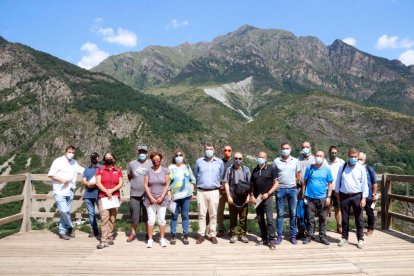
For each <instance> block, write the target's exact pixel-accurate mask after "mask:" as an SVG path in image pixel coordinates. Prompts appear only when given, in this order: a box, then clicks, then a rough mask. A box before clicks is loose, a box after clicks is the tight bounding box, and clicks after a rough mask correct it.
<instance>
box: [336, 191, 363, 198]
mask: <svg viewBox="0 0 414 276" xmlns="http://www.w3.org/2000/svg"><path fill="white" fill-rule="evenodd" d="M360 194H362V193H361V192H359V193H343V192H340V195H341V197H354V196H357V195H360Z"/></svg>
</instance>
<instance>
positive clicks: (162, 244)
mask: <svg viewBox="0 0 414 276" xmlns="http://www.w3.org/2000/svg"><path fill="white" fill-rule="evenodd" d="M160 244H161V247H167V241H166V240H165V239H164V238H163V239H160Z"/></svg>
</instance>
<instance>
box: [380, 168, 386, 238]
mask: <svg viewBox="0 0 414 276" xmlns="http://www.w3.org/2000/svg"><path fill="white" fill-rule="evenodd" d="M386 181H387V175H386V174H385V173H383V174H382V179H381V229H384V230H385V220H386V218H387V214H386V208H385V205H386V202H387V188H386V187H385V186H386V185H385V183H386Z"/></svg>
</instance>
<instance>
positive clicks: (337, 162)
mask: <svg viewBox="0 0 414 276" xmlns="http://www.w3.org/2000/svg"><path fill="white" fill-rule="evenodd" d="M344 163H345V161H344V160H342V159H341V158H339V157H338V148H337V147H336V146H331V147H330V148H329V158H328V166H329V168H330V169H331V173H332V183H336V177H337V175H338V172H339V168H340V167H341V166H342V165H343V164H344ZM335 186H336V185H334V189H336V187H335ZM336 193H337V191H336V190H334V192H333V193H332V197H331V202H332V205H333V207H334V210H335V220H336V231H337V232H338V233H340V234H341V233H342V217H341V209H340V208H339V202H338V200H337V198H336ZM327 208H328V212H330V211H329V209H330V206H328V207H327ZM328 214H329V213H328Z"/></svg>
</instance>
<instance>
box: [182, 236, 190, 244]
mask: <svg viewBox="0 0 414 276" xmlns="http://www.w3.org/2000/svg"><path fill="white" fill-rule="evenodd" d="M189 243H190V242H189V241H188V236H184V238H183V244H185V245H187V244H189Z"/></svg>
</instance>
